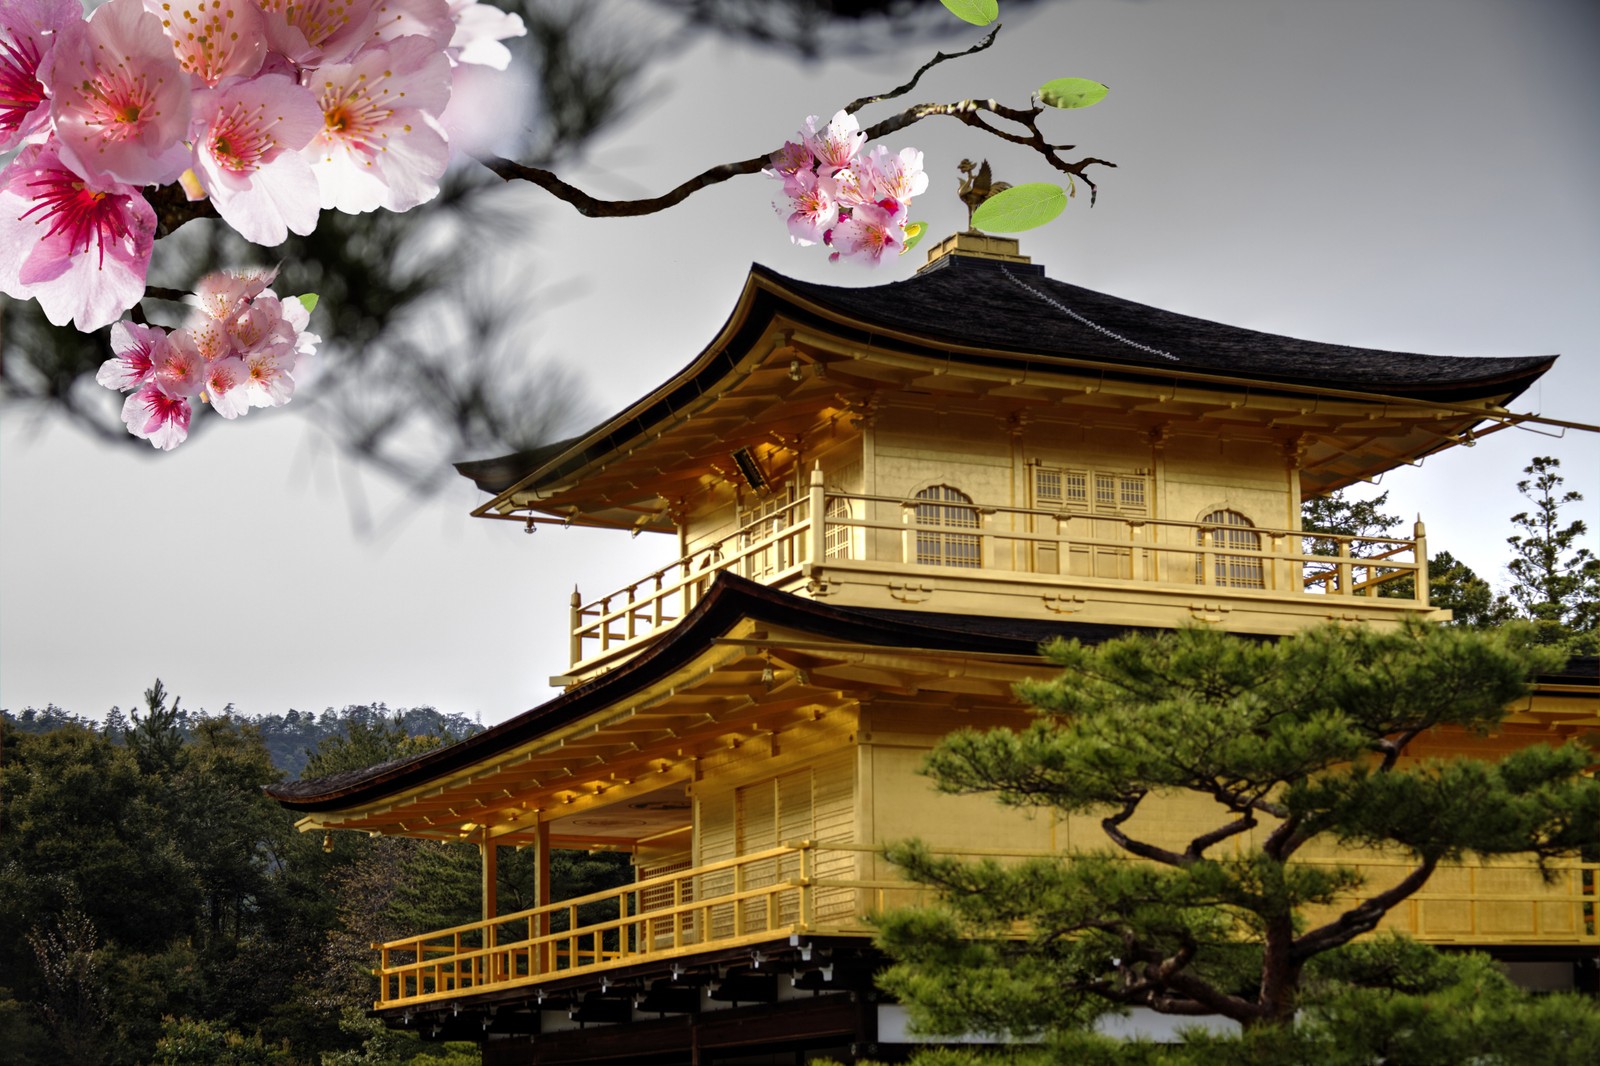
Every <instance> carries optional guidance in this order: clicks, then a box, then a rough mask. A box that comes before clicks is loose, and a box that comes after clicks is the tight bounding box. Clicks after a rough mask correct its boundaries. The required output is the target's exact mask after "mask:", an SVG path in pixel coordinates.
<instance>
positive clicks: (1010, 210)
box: [972, 181, 1067, 233]
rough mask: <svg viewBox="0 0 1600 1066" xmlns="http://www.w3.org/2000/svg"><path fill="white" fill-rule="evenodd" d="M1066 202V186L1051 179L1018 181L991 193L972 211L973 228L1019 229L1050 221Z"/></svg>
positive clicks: (1064, 208)
mask: <svg viewBox="0 0 1600 1066" xmlns="http://www.w3.org/2000/svg"><path fill="white" fill-rule="evenodd" d="M1066 206H1067V190H1065V189H1063V188H1062V187H1061V186H1059V185H1051V184H1050V183H1049V182H1042V181H1036V182H1032V183H1030V184H1027V185H1018V186H1016V187H1014V188H1010V189H1006V190H1005V191H1003V192H999V193H996V194H995V195H993V196H991V197H989V198H988V199H987V200H985V201H984V202H983V203H982V204H980V205H979V206H978V210H976V211H974V212H973V214H972V228H973V229H979V230H983V231H984V232H985V233H1020V232H1021V231H1023V230H1025V229H1033V228H1035V227H1037V226H1042V225H1044V224H1045V223H1046V222H1049V221H1050V220H1052V219H1053V218H1055V217H1056V216H1057V215H1059V214H1060V213H1061V212H1062V211H1064V210H1066Z"/></svg>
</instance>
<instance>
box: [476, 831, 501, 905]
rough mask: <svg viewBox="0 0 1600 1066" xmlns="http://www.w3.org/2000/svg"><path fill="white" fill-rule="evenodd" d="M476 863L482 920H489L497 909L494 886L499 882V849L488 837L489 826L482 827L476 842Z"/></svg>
mask: <svg viewBox="0 0 1600 1066" xmlns="http://www.w3.org/2000/svg"><path fill="white" fill-rule="evenodd" d="M478 856H479V858H480V859H481V860H482V861H481V862H480V863H479V864H478V868H479V872H480V874H481V878H480V883H479V889H480V891H481V895H482V897H483V920H484V921H486V922H487V921H489V920H490V919H491V918H494V917H496V916H497V915H498V914H499V911H498V910H497V909H496V907H495V897H496V895H497V893H496V891H495V890H496V888H497V887H498V886H499V883H500V849H499V846H498V845H496V844H495V842H494V841H493V840H492V839H491V838H490V837H489V827H488V826H484V827H483V839H482V840H481V841H479V843H478Z"/></svg>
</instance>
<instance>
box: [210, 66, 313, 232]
mask: <svg viewBox="0 0 1600 1066" xmlns="http://www.w3.org/2000/svg"><path fill="white" fill-rule="evenodd" d="M321 123H322V112H321V110H320V109H319V108H318V107H317V102H316V98H315V97H313V96H312V95H311V93H310V92H309V91H308V90H306V89H304V88H302V87H301V86H300V85H298V84H297V83H296V82H295V81H294V80H293V79H292V78H289V77H287V76H286V75H282V74H262V75H260V76H258V77H256V78H252V79H250V80H249V81H242V82H236V83H233V84H230V85H227V86H225V87H223V88H221V89H216V90H213V91H211V92H207V93H202V94H197V103H196V106H195V127H196V130H197V132H196V134H195V142H194V160H195V170H196V171H197V172H198V174H199V176H200V182H201V185H202V186H203V187H204V188H205V190H206V192H207V193H208V194H209V196H210V198H211V203H212V204H213V205H214V206H215V207H216V209H217V214H219V215H221V216H222V218H223V221H225V222H227V223H228V225H230V226H232V227H233V228H234V229H236V230H238V231H239V233H240V234H242V235H243V236H244V237H245V239H246V240H250V241H254V242H255V243H257V244H263V245H267V246H272V245H276V244H282V243H283V242H284V240H285V239H287V238H288V236H289V232H290V231H291V230H292V231H294V232H295V233H299V234H306V233H310V232H311V231H312V230H314V229H316V227H317V202H318V192H317V179H316V175H314V174H313V173H312V172H311V163H310V161H309V160H307V159H306V158H305V157H304V156H302V155H301V154H300V149H302V148H304V147H305V146H306V145H307V144H309V143H310V141H311V138H312V137H313V136H315V134H316V132H317V128H318V126H320V125H321Z"/></svg>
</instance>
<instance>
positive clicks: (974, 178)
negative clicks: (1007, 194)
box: [956, 159, 1011, 232]
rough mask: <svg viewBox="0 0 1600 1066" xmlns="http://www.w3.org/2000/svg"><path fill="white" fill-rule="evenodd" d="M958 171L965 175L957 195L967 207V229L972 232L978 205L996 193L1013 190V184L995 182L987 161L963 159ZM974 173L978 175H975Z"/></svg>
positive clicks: (957, 166)
mask: <svg viewBox="0 0 1600 1066" xmlns="http://www.w3.org/2000/svg"><path fill="white" fill-rule="evenodd" d="M956 169H957V170H959V171H961V173H962V174H963V175H965V176H964V177H963V178H962V179H961V189H960V191H959V192H958V193H957V195H958V196H960V197H961V202H962V203H964V204H966V205H967V229H968V230H972V215H973V212H975V211H977V210H978V205H979V204H981V203H983V202H984V201H985V200H987V199H988V198H989V197H991V196H993V195H994V194H995V193H997V192H1004V191H1005V190H1007V189H1009V188H1011V183H1010V182H1009V181H995V180H994V174H993V172H992V171H990V169H989V161H988V160H987V159H985V160H983V161H982V162H981V163H974V162H973V161H972V160H970V159H963V160H962V161H961V162H960V163H959V164H957V165H956ZM974 171H976V172H977V173H973V172H974ZM973 232H976V231H973Z"/></svg>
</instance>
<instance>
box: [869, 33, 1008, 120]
mask: <svg viewBox="0 0 1600 1066" xmlns="http://www.w3.org/2000/svg"><path fill="white" fill-rule="evenodd" d="M999 33H1000V24H999V23H996V24H995V27H994V29H992V30H990V31H989V36H987V37H985V38H984V39H983V40H981V41H979V42H978V43H977V44H975V45H973V46H972V47H971V48H968V49H967V50H966V51H965V52H935V53H934V55H933V58H932V59H930V60H928V61H927V62H926V63H924V64H922V66H920V67H918V68H917V72H916V73H915V74H913V75H911V80H910V81H908V82H906V83H905V84H904V85H902V86H900V87H898V88H895V89H890V90H889V91H888V92H886V93H879V94H878V95H877V96H863V97H861V99H859V100H852V101H850V102H849V103H848V104H845V105H844V110H845V114H847V115H853V114H855V113H856V112H857V111H860V110H861V109H862V108H863V107H866V106H867V105H868V104H876V103H881V102H882V101H884V100H893V99H894V98H895V97H897V96H904V95H905V94H906V93H908V92H910V91H911V90H912V89H915V88H916V87H917V82H919V81H921V80H922V76H923V75H924V74H926V73H928V71H930V70H932V69H933V68H934V67H936V66H938V65H939V64H940V63H943V62H944V61H945V60H947V59H960V58H961V57H962V56H970V55H972V54H973V53H974V52H981V51H983V50H984V49H985V48H988V47H989V46H990V45H991V44H994V39H995V37H997V36H999Z"/></svg>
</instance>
